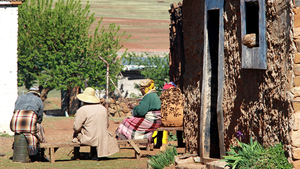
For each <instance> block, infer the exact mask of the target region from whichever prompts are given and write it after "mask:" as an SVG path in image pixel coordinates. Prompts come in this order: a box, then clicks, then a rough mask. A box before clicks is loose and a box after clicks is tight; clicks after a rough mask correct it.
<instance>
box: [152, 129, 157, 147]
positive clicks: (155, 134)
mask: <svg viewBox="0 0 300 169" xmlns="http://www.w3.org/2000/svg"><path fill="white" fill-rule="evenodd" d="M156 136H157V131H154V132H153V134H152V137H153V138H154V144H156V143H157V137H156Z"/></svg>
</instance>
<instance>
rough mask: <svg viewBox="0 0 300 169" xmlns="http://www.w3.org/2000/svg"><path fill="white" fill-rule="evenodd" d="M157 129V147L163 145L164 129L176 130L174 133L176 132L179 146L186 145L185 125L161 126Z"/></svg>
mask: <svg viewBox="0 0 300 169" xmlns="http://www.w3.org/2000/svg"><path fill="white" fill-rule="evenodd" d="M156 131H157V144H156V147H160V146H161V145H162V137H163V131H168V132H174V133H175V132H176V136H177V144H178V147H184V143H183V139H182V132H183V127H159V128H157V129H156Z"/></svg>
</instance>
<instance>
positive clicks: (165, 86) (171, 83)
mask: <svg viewBox="0 0 300 169" xmlns="http://www.w3.org/2000/svg"><path fill="white" fill-rule="evenodd" d="M171 87H177V86H176V84H175V83H174V82H169V83H166V84H165V85H164V87H163V90H162V91H164V90H166V89H169V88H171Z"/></svg>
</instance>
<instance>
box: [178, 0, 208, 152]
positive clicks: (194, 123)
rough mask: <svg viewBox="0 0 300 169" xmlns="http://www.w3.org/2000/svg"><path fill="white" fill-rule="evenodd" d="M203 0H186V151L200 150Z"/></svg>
mask: <svg viewBox="0 0 300 169" xmlns="http://www.w3.org/2000/svg"><path fill="white" fill-rule="evenodd" d="M203 4H204V0H200V1H198V0H189V1H188V2H186V1H183V9H182V10H183V30H184V34H183V41H184V52H185V73H184V75H183V78H184V84H183V93H184V119H183V123H184V134H185V138H186V151H188V152H191V153H197V152H198V131H199V126H198V122H199V114H200V105H201V102H200V97H201V90H200V89H201V84H202V65H203V47H202V46H203V43H204V39H203V35H204V33H203V32H204V30H203V26H204V25H203V20H204V6H203Z"/></svg>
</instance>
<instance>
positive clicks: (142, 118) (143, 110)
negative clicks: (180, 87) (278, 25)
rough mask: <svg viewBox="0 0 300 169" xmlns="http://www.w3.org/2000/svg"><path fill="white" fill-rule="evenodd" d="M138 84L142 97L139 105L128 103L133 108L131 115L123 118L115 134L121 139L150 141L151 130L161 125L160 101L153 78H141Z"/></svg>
mask: <svg viewBox="0 0 300 169" xmlns="http://www.w3.org/2000/svg"><path fill="white" fill-rule="evenodd" d="M139 86H140V90H141V93H142V95H143V96H144V97H143V99H142V100H141V101H140V102H139V105H134V104H128V107H129V108H131V109H133V110H132V115H133V117H129V118H126V119H124V120H123V122H122V124H120V126H119V127H118V129H117V131H116V136H117V138H118V139H122V140H124V139H148V140H149V142H151V141H152V134H153V132H154V131H155V130H156V129H157V128H158V127H160V125H161V112H160V108H161V102H160V99H159V97H158V96H157V94H156V91H155V87H154V81H153V80H151V79H146V80H143V81H141V82H140V85H139Z"/></svg>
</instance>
